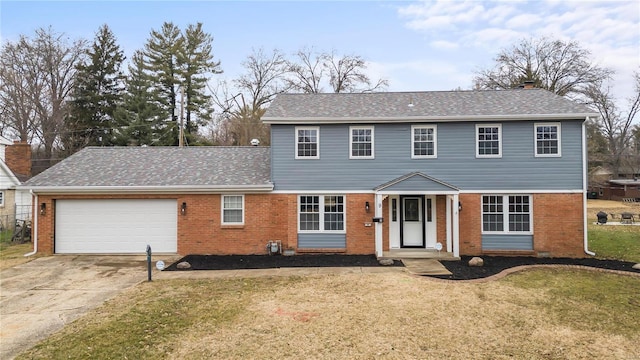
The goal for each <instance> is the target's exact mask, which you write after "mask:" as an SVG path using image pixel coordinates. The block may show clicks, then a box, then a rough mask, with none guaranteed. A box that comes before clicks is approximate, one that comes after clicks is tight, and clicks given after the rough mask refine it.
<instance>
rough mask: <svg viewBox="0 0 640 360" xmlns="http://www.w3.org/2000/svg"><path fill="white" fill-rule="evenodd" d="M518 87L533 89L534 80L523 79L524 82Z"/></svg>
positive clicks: (534, 85)
mask: <svg viewBox="0 0 640 360" xmlns="http://www.w3.org/2000/svg"><path fill="white" fill-rule="evenodd" d="M520 87H521V88H523V89H535V87H536V82H535V81H533V80H525V81H524V84H522V85H520Z"/></svg>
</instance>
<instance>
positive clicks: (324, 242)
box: [298, 234, 347, 249]
mask: <svg viewBox="0 0 640 360" xmlns="http://www.w3.org/2000/svg"><path fill="white" fill-rule="evenodd" d="M346 247H347V235H346V234H298V248H300V249H344V248H346Z"/></svg>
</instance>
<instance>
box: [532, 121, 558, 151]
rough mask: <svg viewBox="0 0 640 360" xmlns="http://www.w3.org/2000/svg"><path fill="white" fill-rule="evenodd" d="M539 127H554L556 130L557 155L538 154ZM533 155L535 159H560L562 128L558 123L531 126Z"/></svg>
mask: <svg viewBox="0 0 640 360" xmlns="http://www.w3.org/2000/svg"><path fill="white" fill-rule="evenodd" d="M539 126H555V127H556V128H557V129H558V153H557V154H538V127H539ZM533 153H534V154H535V157H562V127H561V125H560V123H559V122H554V123H535V124H534V125H533Z"/></svg>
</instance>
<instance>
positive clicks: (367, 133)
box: [349, 126, 374, 159]
mask: <svg viewBox="0 0 640 360" xmlns="http://www.w3.org/2000/svg"><path fill="white" fill-rule="evenodd" d="M349 134H350V138H351V140H350V141H349V158H350V159H373V157H374V154H373V145H374V144H373V126H366V127H364V126H358V127H356V126H352V127H350V128H349Z"/></svg>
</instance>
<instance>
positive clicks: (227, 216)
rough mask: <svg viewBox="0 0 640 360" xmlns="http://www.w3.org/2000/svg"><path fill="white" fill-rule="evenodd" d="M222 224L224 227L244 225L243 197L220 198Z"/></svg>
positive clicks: (224, 196) (226, 196) (227, 196)
mask: <svg viewBox="0 0 640 360" xmlns="http://www.w3.org/2000/svg"><path fill="white" fill-rule="evenodd" d="M222 224H225V225H242V224H244V196H243V195H223V196H222Z"/></svg>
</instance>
